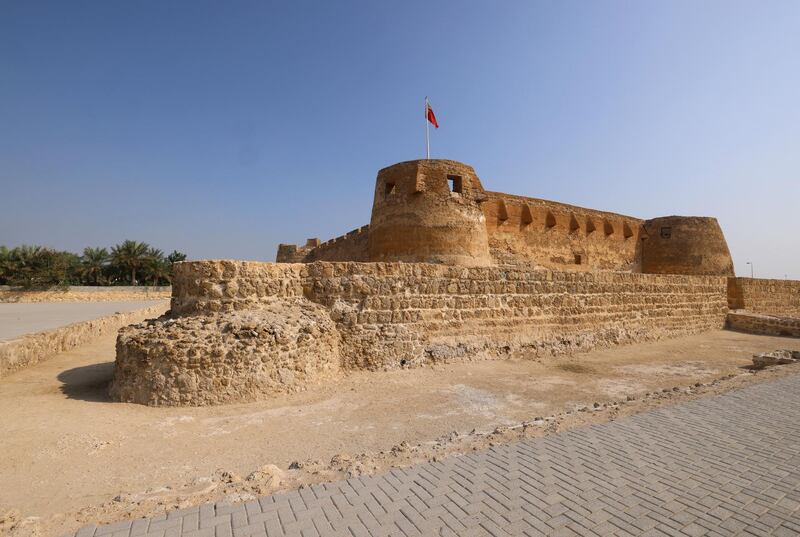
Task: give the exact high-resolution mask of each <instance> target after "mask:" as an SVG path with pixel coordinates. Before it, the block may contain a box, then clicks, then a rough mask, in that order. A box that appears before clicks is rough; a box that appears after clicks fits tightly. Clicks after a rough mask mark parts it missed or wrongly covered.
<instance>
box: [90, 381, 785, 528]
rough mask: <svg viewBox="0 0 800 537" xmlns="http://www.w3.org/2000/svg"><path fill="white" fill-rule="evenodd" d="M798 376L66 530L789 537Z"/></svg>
mask: <svg viewBox="0 0 800 537" xmlns="http://www.w3.org/2000/svg"><path fill="white" fill-rule="evenodd" d="M799 508H800V376H795V377H787V378H784V379H781V380H778V381H774V382H769V383H764V384H758V385H754V386H750V387H748V388H745V389H742V390H739V391H736V392H731V393H728V394H726V395H722V396H714V397H707V398H704V399H700V400H696V401H692V402H688V403H684V404H680V405H675V406H670V407H665V408H661V409H657V410H654V411H650V412H646V413H643V414H639V415H637V416H634V417H631V418H626V419H621V420H618V421H616V422H612V423H607V424H603V425H594V426H588V427H582V428H578V429H573V430H571V431H567V432H565V433H561V434H558V435H553V436H549V437H546V438H540V439H533V440H527V441H523V442H519V443H514V444H508V445H502V446H498V447H494V448H492V449H490V450H489V451H486V452H481V453H473V454H469V455H463V456H453V457H450V458H447V459H445V460H444V461H440V462H433V463H425V464H420V465H417V466H413V467H409V468H405V469H395V470H392V471H391V472H389V473H386V474H383V475H377V476H372V477H359V478H353V479H348V480H346V481H340V482H336V483H329V484H324V485H314V486H312V487H308V488H304V489H301V490H299V491H293V492H285V493H277V494H274V495H272V496H267V497H264V498H260V499H259V500H257V501H251V502H247V503H242V504H224V503H217V504H207V505H201V506H199V507H194V508H188V509H183V510H180V511H175V512H171V513H169V514H167V515H164V516H161V517H158V518H154V519H150V520H135V521H126V522H120V523H117V524H113V525H110V526H101V527H94V526H91V527H86V528H83V529H81V530H80V531H78V532H77V534H76V535H77V536H80V537H87V536H98V535H112V536H114V537H123V536H124V537H129V536H139V535H146V536H159V537H170V536H182V537H189V536H192V537H195V536H196V537H200V536H209V537H210V536H215V537H220V536H261V537H263V536H272V535H297V536H303V537H310V536H318V535H319V536H328V535H337V536H338V535H342V536H354V537H358V536H362V535H371V536H389V535H392V536H395V535H397V536H411V535H443V536H444V535H476V536H477V535H494V536H498V535H559V536H560V535H599V536H605V535H647V536H651V535H653V536H655V535H675V536H699V535H709V536H713V535H747V536H749V535H776V536H784V535H798V534H800V510H798V509H799Z"/></svg>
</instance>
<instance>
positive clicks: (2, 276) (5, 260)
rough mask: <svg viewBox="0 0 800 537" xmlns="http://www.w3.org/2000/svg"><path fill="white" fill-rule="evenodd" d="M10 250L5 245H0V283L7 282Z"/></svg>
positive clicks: (9, 270) (9, 268) (9, 267)
mask: <svg viewBox="0 0 800 537" xmlns="http://www.w3.org/2000/svg"><path fill="white" fill-rule="evenodd" d="M10 255H11V252H10V250H9V249H8V248H6V247H5V246H0V285H5V284H6V282H8V276H9V274H10V272H11V259H10Z"/></svg>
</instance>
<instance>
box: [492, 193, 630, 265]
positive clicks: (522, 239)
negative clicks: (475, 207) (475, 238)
mask: <svg viewBox="0 0 800 537" xmlns="http://www.w3.org/2000/svg"><path fill="white" fill-rule="evenodd" d="M486 195H487V201H485V202H484V203H483V204H482V205H481V208H482V209H483V213H484V215H485V217H486V227H487V229H488V233H489V247H490V249H491V253H492V257H493V258H494V260H495V262H496V263H497V264H514V265H540V266H543V267H550V268H555V269H570V270H615V271H629V272H638V271H639V269H640V267H639V252H638V250H639V248H640V244H639V233H640V228H641V225H642V223H643V222H644V221H643V220H641V219H639V218H634V217H630V216H624V215H620V214H615V213H609V212H604V211H596V210H593V209H586V208H583V207H576V206H573V205H567V204H565V203H558V202H554V201H547V200H542V199H537V198H528V197H523V196H514V195H511V194H503V193H500V192H486Z"/></svg>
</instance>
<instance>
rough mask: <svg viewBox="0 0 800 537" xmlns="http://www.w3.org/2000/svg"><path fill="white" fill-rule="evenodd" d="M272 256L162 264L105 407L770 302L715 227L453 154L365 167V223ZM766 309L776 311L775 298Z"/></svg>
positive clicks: (180, 399)
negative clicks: (632, 212) (505, 181)
mask: <svg viewBox="0 0 800 537" xmlns="http://www.w3.org/2000/svg"><path fill="white" fill-rule="evenodd" d="M278 261H279V262H278V263H260V262H246V261H194V262H184V263H178V264H176V265H175V274H174V280H173V288H172V307H171V311H170V313H169V314H168V315H166V316H164V317H161V318H159V319H155V320H151V321H147V322H144V323H140V324H137V325H132V326H130V327H127V328H125V329H123V330H122V331H121V332H120V335H119V338H118V341H117V364H116V369H115V373H114V379H113V382H112V386H111V394H112V396H113V397H114V398H115V399H116V400H120V401H128V402H136V403H143V404H148V405H207V404H220V403H231V402H242V401H253V400H257V399H261V398H267V397H271V396H274V395H275V394H280V393H287V392H292V391H296V390H300V389H304V388H305V387H307V386H309V385H312V384H314V383H318V382H332V381H334V380H335V378H336V377H337V376H338V375H341V374H343V373H346V372H347V371H352V370H360V369H366V370H381V369H395V368H401V367H412V366H418V365H422V364H426V363H434V362H452V361H464V360H479V359H498V358H511V357H518V358H535V357H538V356H543V355H552V354H560V353H568V352H574V351H585V350H589V349H592V348H597V347H608V346H612V345H619V344H623V343H632V342H639V341H647V340H653V339H659V338H664V337H676V336H681V335H685V334H691V333H696V332H701V331H705V330H712V329H720V328H723V327H724V325H725V322H726V315H727V313H728V311H729V307H731V308H746V307H747V305H748V304H750V303H752V304H758V305H762V304H774V303H776V302H780V301H781V300H786V299H785V297H784V295H785V296H791V297H793V298H791V299H790V300H789V303H788V304H789V305H788V306H786V307H787V308H789V309H792V308H795V307H796V306H795V303H794V302H795V299H796V297H797V296H798V295H797V294H796V291H798V290H800V283H798V282H791V284H795V285H794V286H792V285H791V284H785V285H786V287H785V289H790V290H791V291H792V292H791V293H788V294H786V293H784V292H783V290H785V289H784V287H781V290H782V291H781V292H780V293H778V294H780V295H781V296H780V297H776V296H772V290H773V289H775V288H776V287H775V286H759V285H754V284H753V283H752V282H742V281H740V280H741V279H737V278H729V276H733V268H732V267H733V265H732V262H731V259H730V254H729V252H728V247H727V245H726V243H725V238H724V236H723V235H722V231H721V230H720V228H719V225H718V224H717V222H716V220H715V219H713V218H702V217H674V216H673V217H665V218H657V219H653V220H648V221H645V220H639V219H636V218H632V217H625V216H622V215H615V214H612V213H605V212H600V211H594V210H591V209H582V208H578V207H573V206H570V205H565V204H559V203H555V202H548V201H545V200H537V199H534V198H522V197H519V196H510V195H506V194H499V193H493V192H488V191H485V190H484V189H483V186H482V185H481V182H480V180H479V179H478V177H477V175H475V172H474V170H472V168H470V167H469V166H466V165H464V164H461V163H457V162H454V161H437V160H431V161H412V162H405V163H400V164H397V165H394V166H391V167H389V168H385V169H384V170H381V171H380V172H379V173H378V178H377V182H376V190H375V201H374V205H373V212H372V219H371V222H370V224H369V226H364V227H363V228H359V229H358V230H356V231H354V232H351V233H349V234H348V235H346V236H345V237H342V238H339V239H334V240H332V241H328V242H325V243H320V242H319V241H318V240H317V239H310V240H309V241H308V242H307V243H306V245H305V246H303V247H298V246H295V245H281V246H280V247H279V251H278ZM771 307H772V306H771Z"/></svg>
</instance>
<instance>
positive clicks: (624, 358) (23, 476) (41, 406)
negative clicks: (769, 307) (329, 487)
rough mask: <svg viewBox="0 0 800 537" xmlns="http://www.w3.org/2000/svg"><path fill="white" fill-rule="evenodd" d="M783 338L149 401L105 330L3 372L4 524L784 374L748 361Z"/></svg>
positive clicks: (582, 418) (539, 428)
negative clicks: (196, 404)
mask: <svg viewBox="0 0 800 537" xmlns="http://www.w3.org/2000/svg"><path fill="white" fill-rule="evenodd" d="M779 348H789V349H795V350H800V340H797V339H789V338H774V337H766V336H754V335H748V334H742V333H737V332H730V331H714V332H709V333H706V334H701V335H697V336H692V337H687V338H682V339H678V340H667V341H660V342H653V343H645V344H637V345H630V346H625V347H618V348H615V349H608V350H601V351H594V352H590V353H585V354H578V355H575V356H571V357H560V358H557V359H548V360H544V361H539V362H536V361H488V362H474V363H466V364H463V363H462V364H454V365H441V366H434V367H423V368H417V369H411V370H402V371H393V372H378V373H370V372H359V373H353V374H350V375H348V376H347V377H345V378H344V379H343V380H341V381H339V382H337V383H336V385H333V386H318V387H314V388H312V389H310V390H308V391H306V392H304V393H301V394H295V395H291V396H283V397H279V398H276V399H274V400H270V401H266V402H258V403H249V404H239V405H228V406H220V407H202V408H151V407H145V406H141V405H135V404H123V403H115V402H111V401H110V400H109V399H108V397H107V395H106V390H107V383H108V381H109V379H110V377H111V373H112V370H113V357H114V338H113V337H103V338H101V339H98V340H96V341H95V342H93V343H91V344H88V345H84V346H82V347H79V348H77V349H74V350H73V351H70V352H66V353H63V354H61V355H58V356H56V357H54V358H52V359H51V360H49V361H47V362H45V363H41V364H39V365H37V366H34V367H32V368H30V369H28V370H24V371H20V372H17V373H15V374H13V375H10V376H9V377H7V378H4V379H2V380H0V427H1V428H2V431H3V438H2V440H0V449H1V450H2V453H3V457H1V458H0V482H2V483H3V486H2V487H0V518H1V517H2V516H3V513H6V516H5V522H3V521H2V520H0V532H2V531H5V532H6V533H10V532H12V529H11V528H15V529H14V530H13V531H15V532H17V534H19V535H25V534H30V533H33V534H36V533H37V532H38V533H39V534H41V535H49V534H54V533H57V532H62V531H68V530H74V529H76V528H77V527H79V526H80V525H82V524H84V523H87V522H113V521H116V520H119V519H123V518H128V517H133V516H154V515H157V514H159V512H163V511H164V510H165V509H169V508H173V507H176V506H185V505H191V504H192V503H199V502H202V501H210V500H219V499H228V500H236V499H243V498H249V497H252V496H253V495H258V494H266V493H269V492H270V491H272V490H275V489H277V488H285V487H295V486H300V485H302V484H303V483H308V482H314V481H319V480H325V479H336V478H339V477H345V476H347V475H354V474H358V473H370V472H374V471H380V470H381V469H384V468H386V467H388V466H392V465H402V464H410V463H413V462H417V461H420V460H430V459H431V458H435V457H441V456H444V455H446V454H447V453H452V452H459V451H465V450H472V449H481V448H483V447H486V446H487V445H489V444H491V443H493V442H499V441H510V440H513V439H515V438H517V437H519V436H520V435H528V436H530V435H538V434H548V433H552V432H555V431H557V430H563V429H564V428H568V427H571V426H577V425H580V424H582V423H587V422H591V421H598V420H600V421H602V420H608V419H616V417H618V416H620V415H625V414H629V413H633V412H638V411H641V410H644V409H646V408H650V407H652V406H653V405H659V404H665V403H670V402H674V401H677V400H682V399H685V398H689V397H698V396H703V395H705V394H708V393H718V392H719V391H721V390H726V389H730V388H735V387H736V386H738V385H741V384H742V383H746V382H754V381H758V380H760V378H771V376H774V375H775V374H778V373H774V372H773V373H769V372H767V373H759V374H757V375H754V374H753V373H752V372H751V371H750V369H749V366H750V365H751V363H752V362H751V357H752V354H753V353H755V352H763V351H771V350H775V349H779ZM785 368H789V369H784V370H783V371H784V373H781V374H790V373H793V372H797V371H798V370H799V369H798V368H796V367H794V366H785ZM755 377H759V378H755ZM696 383H702V384H706V386H700V387H694V385H695V384H696ZM673 388H677V390H676V391H673ZM664 389H666V390H667V392H663V393H662V390H664ZM647 393H650V394H651V395H649V396H647V397H645V394H647ZM628 398H631V399H634V400H633V401H627V399H628ZM594 403H597V405H595V404H594ZM595 406H597V410H596V411H593V410H594V407H595ZM536 418H542V419H540V420H539V419H536ZM544 418H547V419H544ZM523 423H526V426H525V427H520V425H521V424H523ZM473 431H474V432H473ZM493 431H496V432H495V433H492V432H493ZM470 433H472V434H470ZM292 463H295V464H292ZM267 465H273V466H267ZM290 465H291V466H292V469H291V470H290V469H289V467H290ZM254 472H256V473H255V474H253V473H254ZM251 474H253V475H252V476H251V478H250V479H249V480H248V479H246V477H247V476H249V475H251ZM31 517H36V518H31ZM21 531H24V532H26V533H20V532H21Z"/></svg>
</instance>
